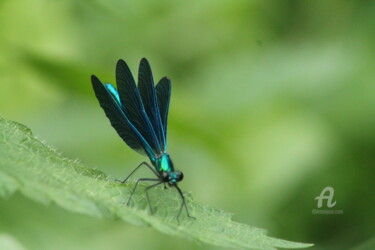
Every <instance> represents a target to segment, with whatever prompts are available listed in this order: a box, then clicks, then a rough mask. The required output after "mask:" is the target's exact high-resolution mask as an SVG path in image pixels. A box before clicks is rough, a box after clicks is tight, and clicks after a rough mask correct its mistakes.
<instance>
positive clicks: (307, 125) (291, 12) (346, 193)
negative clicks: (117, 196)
mask: <svg viewBox="0 0 375 250" xmlns="http://www.w3.org/2000/svg"><path fill="white" fill-rule="evenodd" d="M374 13H375V2H374V1H354V0H353V1H339V0H334V1H324V0H314V1H312V0H310V1H292V0H285V1H220V0H219V1H205V0H204V1H167V0H161V1H151V0H148V1H119V0H117V1H105V0H91V1H47V0H25V1H21V0H3V1H0V86H1V87H0V114H1V115H2V116H4V117H5V118H6V119H11V120H16V121H18V122H21V123H24V124H26V125H27V126H29V127H30V128H31V129H32V130H33V132H34V134H35V135H37V136H38V138H40V139H41V140H43V141H45V142H46V143H47V144H49V145H52V146H53V147H55V148H57V149H58V150H59V151H61V152H63V154H64V155H65V156H67V157H69V158H73V159H80V160H81V161H82V162H83V163H85V164H86V165H88V166H90V167H93V168H98V169H100V170H102V171H104V172H105V173H107V174H108V175H109V176H111V178H122V177H125V176H126V175H127V174H128V173H129V172H130V171H131V170H132V169H133V168H134V167H135V166H136V165H137V164H138V163H139V162H141V161H142V160H144V158H143V157H142V156H140V155H138V154H136V153H134V152H133V151H132V150H131V149H129V148H128V147H127V146H126V145H125V144H124V143H123V142H122V141H121V139H120V137H119V136H117V134H116V133H115V131H114V129H113V128H112V127H111V126H110V124H109V122H108V120H107V118H106V117H105V115H104V113H103V111H102V109H101V108H100V107H99V105H98V103H97V100H96V98H95V96H94V93H93V91H92V88H91V83H90V75H91V74H96V75H97V76H98V77H99V78H100V79H102V80H103V81H109V82H113V81H114V69H115V63H116V61H117V60H118V59H120V58H122V59H124V60H126V61H127V63H128V64H129V65H130V67H131V69H132V71H133V74H136V72H137V68H138V63H139V61H140V59H141V58H142V57H146V58H148V60H149V61H150V63H151V66H152V68H153V72H154V77H155V80H158V79H160V78H161V77H163V76H168V77H169V78H170V79H171V80H172V99H171V109H170V116H169V134H168V141H169V147H168V148H169V152H170V154H171V155H172V157H173V160H174V164H175V166H176V167H177V168H178V169H181V170H182V171H183V172H184V174H185V180H184V181H183V182H182V185H181V187H182V188H183V190H185V191H191V192H192V195H193V197H194V199H195V200H197V201H199V202H204V203H206V204H209V205H212V206H215V207H218V208H221V209H225V210H227V211H231V212H233V213H234V220H236V221H240V222H244V223H247V224H250V225H253V226H257V227H261V228H265V229H268V230H269V234H270V235H272V236H274V237H280V238H285V239H288V240H294V241H301V242H313V243H315V244H316V246H315V249H347V248H350V247H354V246H356V245H359V244H361V243H362V242H364V241H366V240H368V239H369V238H371V237H373V235H374V232H375V216H374V211H375V200H374V190H375V189H374V186H375V185H374V183H375V168H374V162H375V152H374V151H375V150H374V149H375V84H374V79H375V78H374V76H375V74H374V69H375V35H374V34H375V33H374V30H375V18H374ZM326 186H332V187H333V188H334V189H335V196H334V200H336V202H337V204H336V206H335V209H341V210H343V214H342V215H314V214H312V209H316V208H317V204H316V200H315V199H314V198H315V197H316V196H318V195H319V194H320V192H321V191H322V190H323V188H324V187H326ZM0 235H5V236H6V237H8V238H9V237H12V238H13V240H14V241H18V243H19V244H20V245H23V246H24V247H25V248H26V249H166V248H173V249H217V248H216V247H211V246H207V245H197V244H195V243H194V242H189V241H185V240H182V239H179V238H172V237H170V236H168V235H164V234H161V233H159V232H157V231H155V230H153V229H151V228H141V227H135V226H132V225H129V224H126V223H123V222H120V221H107V220H100V219H95V218H91V217H87V216H84V215H80V214H73V213H70V212H67V211H65V210H63V209H62V208H59V207H57V206H55V205H50V206H43V205H40V204H38V203H36V202H33V201H30V200H27V199H26V198H24V197H22V196H21V195H19V194H18V195H15V196H13V197H11V198H10V199H7V200H0Z"/></svg>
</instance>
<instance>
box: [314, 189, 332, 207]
mask: <svg viewBox="0 0 375 250" xmlns="http://www.w3.org/2000/svg"><path fill="white" fill-rule="evenodd" d="M327 192H328V195H326V193H327ZM334 194H335V191H334V190H333V187H326V188H324V189H323V191H322V192H321V193H320V195H319V196H318V197H315V200H318V208H321V207H322V206H323V200H327V207H334V206H335V205H336V201H335V202H334V203H332V199H333V195H334Z"/></svg>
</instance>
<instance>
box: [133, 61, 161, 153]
mask: <svg viewBox="0 0 375 250" xmlns="http://www.w3.org/2000/svg"><path fill="white" fill-rule="evenodd" d="M138 90H139V94H140V95H141V98H142V103H143V107H144V108H145V111H146V114H147V116H148V118H149V119H150V122H151V124H152V127H153V128H154V131H155V133H156V136H157V137H158V140H159V142H160V147H161V149H162V150H163V151H164V150H165V146H166V143H165V137H164V136H165V132H164V127H163V125H162V123H161V117H160V112H159V106H158V102H157V98H156V91H155V87H154V79H153V76H152V71H151V67H150V64H149V63H148V61H147V59H145V58H143V59H142V60H141V63H140V64H139V71H138Z"/></svg>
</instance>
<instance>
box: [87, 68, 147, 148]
mask: <svg viewBox="0 0 375 250" xmlns="http://www.w3.org/2000/svg"><path fill="white" fill-rule="evenodd" d="M91 82H92V87H93V88H94V91H95V95H96V97H97V98H98V100H99V103H100V106H101V107H102V108H103V110H104V112H105V114H106V116H107V117H108V119H109V121H110V122H111V125H112V127H114V128H115V130H116V131H117V133H118V135H119V136H120V137H121V138H122V139H123V140H124V141H125V142H126V144H127V145H128V146H129V147H131V148H132V149H134V150H135V151H137V152H139V153H142V154H147V155H149V154H152V149H151V147H150V146H149V145H148V143H147V142H146V141H145V140H144V138H143V137H142V135H141V134H140V133H139V131H138V130H137V129H136V128H135V127H134V126H133V125H132V124H131V123H130V121H129V119H128V118H127V117H126V115H125V113H124V111H123V110H122V108H121V102H120V100H119V96H118V93H117V91H116V89H115V88H114V87H113V86H112V85H111V84H106V86H105V85H103V84H102V83H101V82H100V80H99V79H98V78H97V77H96V76H94V75H92V76H91Z"/></svg>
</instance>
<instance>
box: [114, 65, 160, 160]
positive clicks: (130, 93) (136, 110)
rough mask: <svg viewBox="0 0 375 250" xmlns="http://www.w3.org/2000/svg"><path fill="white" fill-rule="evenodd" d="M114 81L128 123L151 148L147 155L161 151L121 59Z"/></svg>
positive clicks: (130, 77) (152, 156)
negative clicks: (151, 151)
mask: <svg viewBox="0 0 375 250" xmlns="http://www.w3.org/2000/svg"><path fill="white" fill-rule="evenodd" d="M116 82H117V89H118V92H119V94H120V100H121V103H122V107H123V111H124V113H125V115H126V117H127V118H128V119H129V121H130V123H131V124H133V125H134V127H135V128H136V129H137V130H138V131H139V132H140V134H141V135H142V137H143V138H144V139H145V140H146V141H147V143H148V144H149V145H150V147H151V148H152V150H153V152H154V155H149V157H151V158H154V157H155V155H159V154H160V153H161V152H162V149H161V146H160V143H159V139H158V137H157V135H156V133H155V131H154V128H153V126H152V124H151V122H150V119H149V118H148V116H147V114H146V111H145V109H144V107H143V103H142V100H141V97H140V94H139V91H138V88H137V87H136V85H135V82H134V79H133V76H132V74H131V72H130V69H129V67H128V65H126V63H125V62H124V61H123V60H119V61H118V62H117V66H116Z"/></svg>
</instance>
